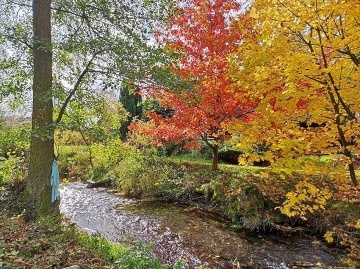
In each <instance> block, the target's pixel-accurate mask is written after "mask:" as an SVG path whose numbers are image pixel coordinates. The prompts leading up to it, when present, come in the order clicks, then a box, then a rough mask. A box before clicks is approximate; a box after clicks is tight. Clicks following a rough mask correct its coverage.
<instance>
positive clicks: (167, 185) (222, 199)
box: [59, 142, 360, 259]
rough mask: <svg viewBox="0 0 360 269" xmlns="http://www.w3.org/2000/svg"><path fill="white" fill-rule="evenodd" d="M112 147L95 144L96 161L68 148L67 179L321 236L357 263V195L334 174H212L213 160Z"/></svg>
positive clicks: (242, 169)
mask: <svg viewBox="0 0 360 269" xmlns="http://www.w3.org/2000/svg"><path fill="white" fill-rule="evenodd" d="M112 143H115V144H113V145H108V146H104V145H95V146H94V147H93V148H92V153H93V155H92V156H93V157H92V160H91V163H90V161H89V159H88V155H87V154H86V153H87V151H86V150H85V149H83V150H82V151H79V149H78V148H77V149H76V150H74V151H72V152H71V148H69V147H65V148H64V149H63V150H64V151H63V152H65V151H66V152H67V153H66V154H63V155H62V157H63V158H60V160H59V163H60V166H61V170H62V171H63V174H64V175H65V177H66V176H68V177H69V178H76V179H93V180H95V181H103V182H106V184H111V185H112V186H113V187H115V188H117V189H118V190H120V191H121V192H122V193H123V194H124V195H126V196H129V197H155V198H161V199H166V200H170V201H182V202H187V203H195V204H196V205H197V206H199V207H200V208H209V207H210V208H211V209H212V210H213V209H215V210H216V211H217V212H218V213H219V214H221V215H223V217H224V218H228V219H231V220H232V221H233V223H234V225H237V226H238V227H242V228H246V229H250V230H261V231H275V230H276V231H280V232H296V231H301V232H308V233H312V234H317V235H321V236H323V239H324V241H326V242H327V243H328V244H329V245H332V246H339V247H345V248H347V249H348V250H349V255H350V256H351V257H352V258H355V259H357V257H359V256H360V250H359V235H360V232H359V231H360V230H359V228H360V227H359V223H358V220H359V219H360V207H359V206H358V205H359V193H358V190H356V189H355V188H349V189H347V188H339V187H338V186H337V185H336V184H335V183H334V182H333V181H332V177H331V176H328V175H326V176H322V175H313V176H310V177H309V176H306V175H304V174H302V173H301V172H299V173H293V174H284V173H282V172H281V171H277V172H275V171H273V170H271V169H270V168H266V167H265V168H264V167H250V166H234V165H226V164H220V171H218V172H212V171H211V170H210V165H211V164H210V162H209V161H207V160H206V159H204V158H202V157H201V156H200V158H199V156H198V155H196V154H187V155H182V156H181V155H180V156H179V155H177V156H173V157H166V156H159V155H158V152H156V151H155V150H154V149H151V148H145V149H141V150H138V149H135V148H133V147H131V146H129V145H127V144H123V143H120V142H112ZM66 156H68V157H66ZM69 156H70V157H69ZM69 160H70V161H69ZM304 182H305V183H304ZM300 184H303V185H300ZM329 190H331V192H332V195H331V196H330V195H327V191H329ZM302 199H303V200H302ZM287 201H291V202H294V204H290V205H289V202H287ZM290 206H291V207H290ZM286 210H292V211H289V212H290V213H291V214H292V215H291V216H289V215H288V214H286V213H287V212H286ZM296 210H298V211H296Z"/></svg>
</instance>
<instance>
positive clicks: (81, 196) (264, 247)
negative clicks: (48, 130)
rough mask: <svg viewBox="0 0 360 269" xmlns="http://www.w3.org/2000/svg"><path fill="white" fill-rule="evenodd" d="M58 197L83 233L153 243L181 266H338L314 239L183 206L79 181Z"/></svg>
mask: <svg viewBox="0 0 360 269" xmlns="http://www.w3.org/2000/svg"><path fill="white" fill-rule="evenodd" d="M61 197H62V202H61V211H62V212H63V213H64V214H65V215H66V216H68V217H69V219H70V220H71V221H73V222H75V223H77V224H78V225H79V226H80V227H81V228H82V229H84V230H86V231H87V232H88V233H99V234H101V235H103V236H105V237H106V238H108V239H109V240H111V241H113V242H138V241H141V242H143V243H153V244H154V250H153V253H154V254H155V255H156V256H157V257H159V258H161V260H162V261H163V262H164V263H167V264H169V265H174V264H175V263H176V262H178V261H179V260H182V261H183V264H184V267H185V268H197V267H199V266H200V265H203V266H208V267H209V268H284V269H285V268H286V269H287V268H309V266H310V267H311V266H312V267H313V268H343V267H341V266H342V264H341V259H342V258H344V256H343V255H342V254H340V253H336V252H335V249H331V248H327V247H325V246H324V245H323V244H322V243H321V242H320V241H319V240H317V239H316V238H313V237H308V236H304V235H283V234H270V235H266V234H262V233H256V232H249V231H245V230H236V229H233V228H232V227H231V225H230V223H229V222H226V221H225V222H224V221H222V220H221V219H218V218H217V217H216V216H213V215H212V214H210V215H208V214H199V212H201V210H198V209H196V208H189V207H188V205H186V204H182V203H165V202H164V201H157V202H156V201H154V200H141V199H129V198H124V197H121V196H118V195H114V194H112V193H109V192H107V189H105V188H86V184H83V183H70V184H68V185H64V186H62V188H61ZM333 251H334V252H333ZM301 266H302V267H301Z"/></svg>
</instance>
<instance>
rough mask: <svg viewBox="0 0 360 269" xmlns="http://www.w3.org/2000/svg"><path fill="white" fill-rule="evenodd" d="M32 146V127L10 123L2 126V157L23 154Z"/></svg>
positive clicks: (0, 153) (0, 136)
mask: <svg viewBox="0 0 360 269" xmlns="http://www.w3.org/2000/svg"><path fill="white" fill-rule="evenodd" d="M29 147H30V127H29V126H28V125H18V126H14V127H11V126H9V125H8V124H4V126H3V127H1V126H0V157H5V156H9V155H16V156H23V155H24V154H25V153H27V152H28V151H29Z"/></svg>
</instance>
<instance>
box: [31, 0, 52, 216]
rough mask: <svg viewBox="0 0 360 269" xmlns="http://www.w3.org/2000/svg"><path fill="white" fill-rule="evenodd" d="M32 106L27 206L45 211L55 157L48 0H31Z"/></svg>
mask: <svg viewBox="0 0 360 269" xmlns="http://www.w3.org/2000/svg"><path fill="white" fill-rule="evenodd" d="M33 29H34V38H33V64H34V77H33V102H32V104H33V106H32V134H31V144H30V165H29V178H28V182H27V189H26V195H27V199H28V201H29V203H30V207H31V208H30V209H34V210H36V211H38V213H40V214H48V213H50V212H53V211H54V209H56V207H57V205H55V206H52V204H51V185H50V175H51V163H52V161H53V159H54V126H53V103H52V102H53V100H52V49H51V46H52V45H51V0H34V1H33Z"/></svg>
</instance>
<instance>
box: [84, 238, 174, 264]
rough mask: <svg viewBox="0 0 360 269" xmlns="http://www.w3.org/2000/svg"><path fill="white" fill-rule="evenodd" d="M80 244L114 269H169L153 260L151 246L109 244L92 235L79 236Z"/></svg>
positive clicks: (156, 259)
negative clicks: (99, 256) (95, 253)
mask: <svg viewBox="0 0 360 269" xmlns="http://www.w3.org/2000/svg"><path fill="white" fill-rule="evenodd" d="M79 239H80V243H81V244H82V245H84V246H86V247H88V248H90V249H92V250H94V251H96V252H97V253H99V254H101V256H103V257H106V258H107V259H109V260H111V261H112V262H113V265H114V266H115V267H116V268H123V269H148V268H149V269H165V268H169V266H167V265H163V264H162V263H161V261H160V259H159V258H154V257H153V255H152V253H151V249H152V248H153V246H152V245H143V244H141V243H137V244H135V245H133V246H129V247H126V246H123V245H120V244H113V243H110V242H109V241H108V240H106V239H105V238H103V237H101V236H99V235H97V234H94V235H91V236H89V235H86V234H80V235H79Z"/></svg>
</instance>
